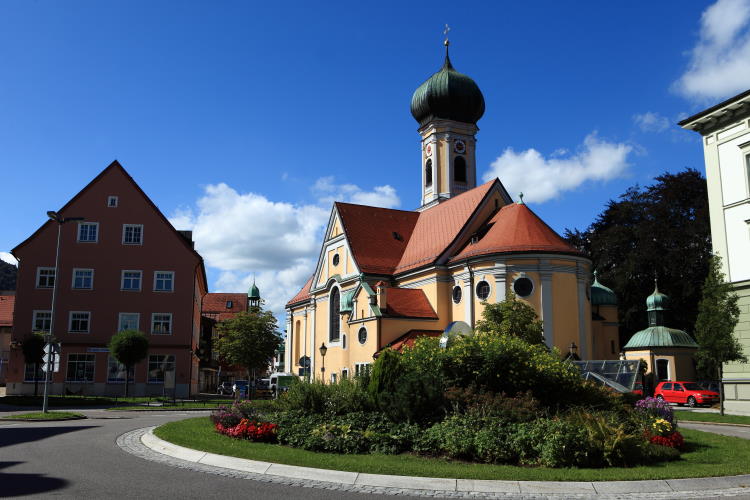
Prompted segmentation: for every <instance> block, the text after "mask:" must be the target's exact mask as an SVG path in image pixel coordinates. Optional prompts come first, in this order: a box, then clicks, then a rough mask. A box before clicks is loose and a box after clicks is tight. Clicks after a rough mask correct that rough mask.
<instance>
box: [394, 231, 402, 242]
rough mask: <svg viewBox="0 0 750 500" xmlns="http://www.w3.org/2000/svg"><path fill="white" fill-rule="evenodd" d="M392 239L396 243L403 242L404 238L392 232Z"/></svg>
mask: <svg viewBox="0 0 750 500" xmlns="http://www.w3.org/2000/svg"><path fill="white" fill-rule="evenodd" d="M393 239H394V240H398V241H403V240H404V237H403V236H401V235H400V234H398V233H397V232H396V231H393Z"/></svg>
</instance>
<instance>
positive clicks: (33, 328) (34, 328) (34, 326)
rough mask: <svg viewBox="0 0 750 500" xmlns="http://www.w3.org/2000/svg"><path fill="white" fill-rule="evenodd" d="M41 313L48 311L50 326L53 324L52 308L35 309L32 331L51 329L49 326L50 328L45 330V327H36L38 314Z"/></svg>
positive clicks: (47, 330)
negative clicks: (40, 328)
mask: <svg viewBox="0 0 750 500" xmlns="http://www.w3.org/2000/svg"><path fill="white" fill-rule="evenodd" d="M40 313H46V314H49V323H50V327H51V326H52V311H51V310H49V309H34V311H33V313H32V315H31V331H32V332H49V331H50V329H49V328H48V329H46V330H44V329H42V330H39V329H38V328H37V327H36V320H37V316H38V315H39V314H40Z"/></svg>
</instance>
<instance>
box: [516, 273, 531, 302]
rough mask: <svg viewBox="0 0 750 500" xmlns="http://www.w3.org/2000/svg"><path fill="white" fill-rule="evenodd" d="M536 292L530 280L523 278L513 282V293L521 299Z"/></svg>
mask: <svg viewBox="0 0 750 500" xmlns="http://www.w3.org/2000/svg"><path fill="white" fill-rule="evenodd" d="M533 291H534V283H532V281H531V280H530V279H529V278H526V277H521V278H518V279H517V280H516V281H514V282H513V292H514V293H515V294H516V295H518V296H519V297H528V296H529V295H531V292H533Z"/></svg>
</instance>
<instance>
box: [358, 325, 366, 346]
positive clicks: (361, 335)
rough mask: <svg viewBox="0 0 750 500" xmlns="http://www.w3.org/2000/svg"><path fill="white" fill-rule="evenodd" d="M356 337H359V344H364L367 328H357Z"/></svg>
mask: <svg viewBox="0 0 750 500" xmlns="http://www.w3.org/2000/svg"><path fill="white" fill-rule="evenodd" d="M357 338H358V339H359V343H360V344H364V343H365V342H367V328H365V327H364V326H363V327H362V328H360V329H359V332H358V333H357Z"/></svg>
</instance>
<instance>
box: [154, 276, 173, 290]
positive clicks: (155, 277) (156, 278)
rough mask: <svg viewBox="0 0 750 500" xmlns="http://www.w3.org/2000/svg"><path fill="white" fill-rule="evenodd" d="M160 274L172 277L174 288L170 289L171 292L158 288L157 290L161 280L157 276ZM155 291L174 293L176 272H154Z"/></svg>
mask: <svg viewBox="0 0 750 500" xmlns="http://www.w3.org/2000/svg"><path fill="white" fill-rule="evenodd" d="M159 274H169V275H171V278H170V280H171V281H172V288H170V289H169V290H166V289H165V290H159V289H158V288H156V283H157V282H158V281H159V278H158V277H157V276H158V275H159ZM162 279H164V278H162ZM154 291H155V292H165V293H169V292H174V271H154Z"/></svg>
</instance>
